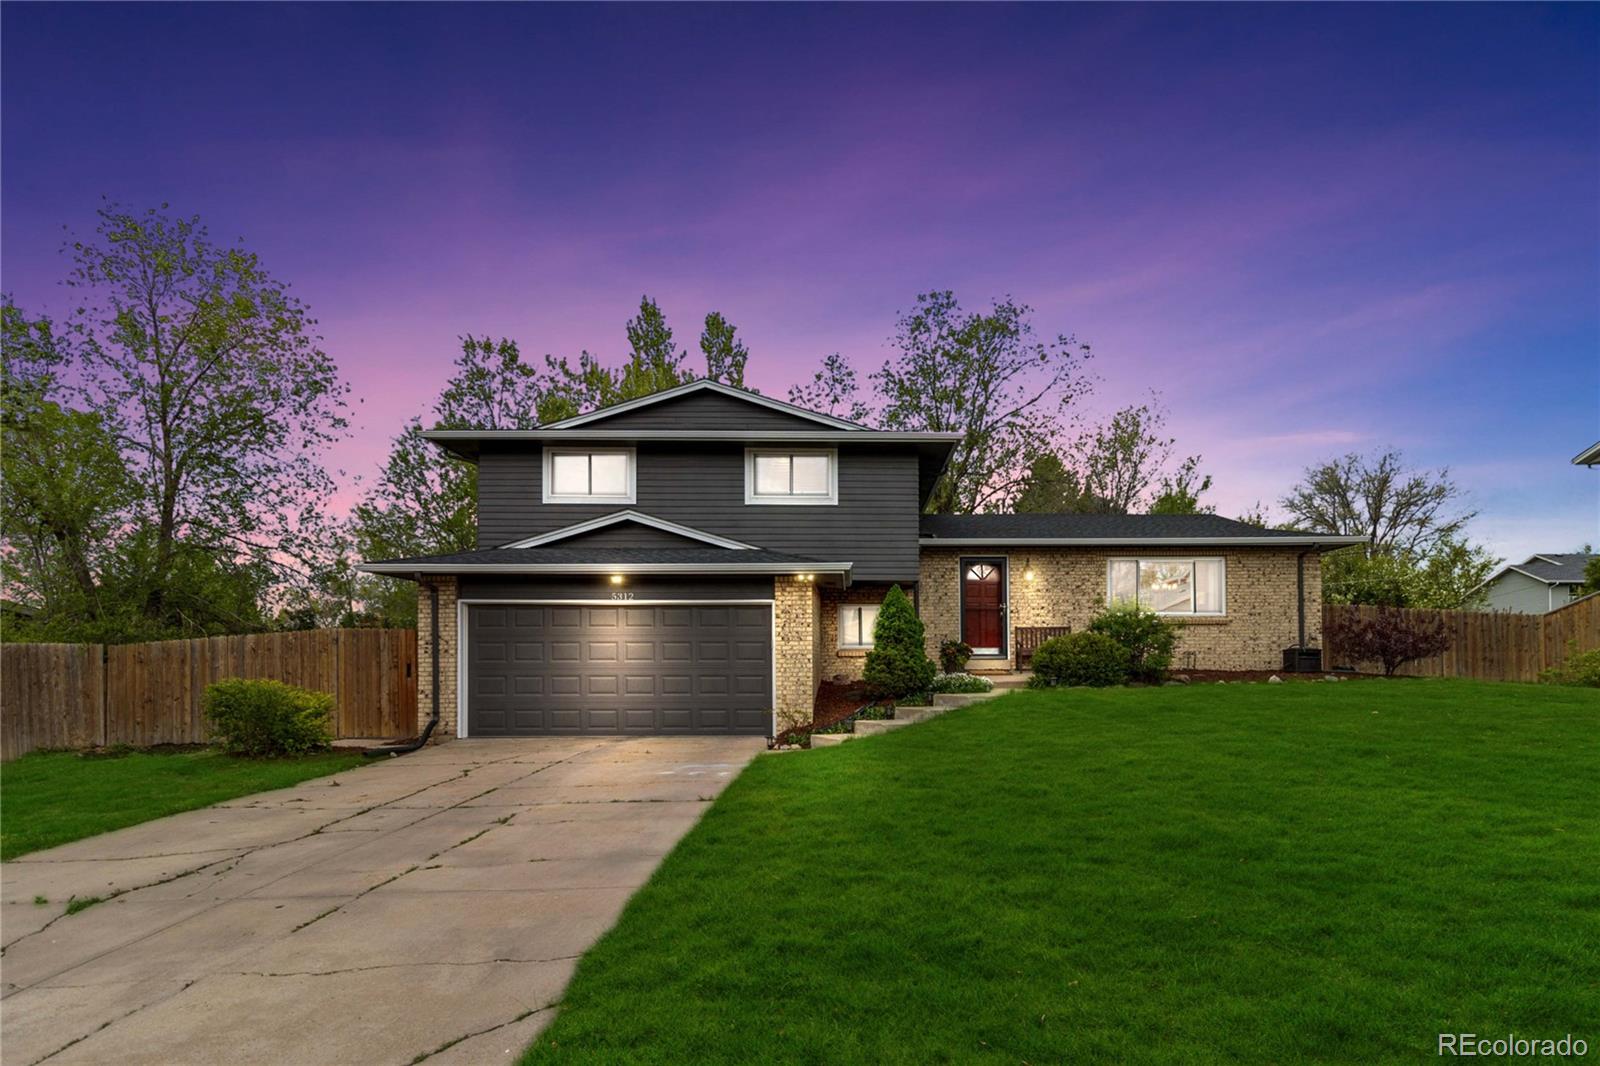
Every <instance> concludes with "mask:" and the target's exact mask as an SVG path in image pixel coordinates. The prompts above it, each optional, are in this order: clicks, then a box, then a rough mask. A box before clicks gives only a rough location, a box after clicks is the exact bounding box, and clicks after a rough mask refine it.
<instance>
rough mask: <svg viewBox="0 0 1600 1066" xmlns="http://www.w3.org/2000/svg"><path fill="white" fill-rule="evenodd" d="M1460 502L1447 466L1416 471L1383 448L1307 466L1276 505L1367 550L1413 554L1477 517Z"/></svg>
mask: <svg viewBox="0 0 1600 1066" xmlns="http://www.w3.org/2000/svg"><path fill="white" fill-rule="evenodd" d="M1463 499H1464V493H1463V492H1462V490H1461V488H1460V486H1458V485H1457V484H1456V483H1455V481H1454V480H1453V479H1452V478H1451V477H1450V471H1449V469H1448V468H1441V469H1439V470H1417V469H1414V468H1412V467H1410V466H1408V465H1407V463H1406V461H1405V457H1404V456H1403V455H1402V454H1401V453H1400V452H1398V451H1394V450H1390V451H1386V452H1379V453H1374V454H1372V455H1366V456H1363V455H1356V454H1354V453H1352V454H1349V455H1345V456H1341V457H1339V458H1337V459H1329V460H1327V461H1325V462H1321V463H1317V464H1316V465H1314V466H1310V467H1307V468H1306V471H1305V475H1304V477H1302V478H1301V480H1300V482H1299V484H1297V485H1295V487H1294V488H1293V489H1291V490H1290V492H1289V494H1288V495H1287V496H1285V497H1284V498H1283V500H1282V501H1281V506H1282V507H1283V509H1284V510H1285V511H1287V512H1289V514H1290V516H1291V517H1292V518H1293V519H1294V521H1295V522H1296V524H1298V525H1299V526H1300V527H1301V528H1304V529H1311V530H1315V531H1317V532H1319V533H1341V534H1345V535H1350V536H1366V537H1369V538H1371V541H1370V543H1369V544H1368V545H1367V548H1366V551H1367V553H1368V554H1369V555H1384V554H1398V555H1402V556H1410V557H1413V558H1420V557H1422V556H1426V555H1429V554H1430V553H1431V552H1432V551H1433V550H1434V548H1435V547H1436V546H1438V545H1439V544H1440V543H1441V542H1444V541H1447V540H1451V539H1454V538H1457V537H1459V536H1460V535H1461V534H1462V533H1463V531H1464V530H1465V528H1466V525H1467V523H1468V522H1470V521H1471V520H1472V519H1473V518H1474V517H1475V516H1476V515H1477V511H1475V510H1473V509H1471V508H1468V507H1465V506H1463Z"/></svg>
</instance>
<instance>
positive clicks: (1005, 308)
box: [872, 291, 1089, 514]
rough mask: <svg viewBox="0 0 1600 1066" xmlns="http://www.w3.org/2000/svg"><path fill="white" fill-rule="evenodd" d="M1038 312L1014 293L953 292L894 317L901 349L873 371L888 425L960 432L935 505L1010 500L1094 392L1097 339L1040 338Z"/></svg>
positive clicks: (925, 297)
mask: <svg viewBox="0 0 1600 1066" xmlns="http://www.w3.org/2000/svg"><path fill="white" fill-rule="evenodd" d="M1030 313H1031V309H1030V308H1028V307H1027V306H1026V305H1025V304H1019V303H1017V302H1015V301H1013V300H1011V299H1009V298H1007V299H1003V300H999V301H997V302H996V303H995V304H994V305H993V306H992V307H991V308H990V309H989V310H987V311H982V312H969V311H965V310H963V309H962V307H961V306H960V304H959V303H958V302H957V301H956V297H955V294H954V293H953V292H949V291H944V292H930V293H923V294H922V295H920V296H918V297H917V304H916V307H915V308H914V309H913V310H912V311H911V312H910V313H908V314H903V315H901V316H900V319H899V320H898V322H897V323H896V332H895V336H894V338H893V343H894V345H895V347H896V348H898V349H899V354H898V355H896V356H894V357H893V358H891V359H890V360H889V361H888V362H887V363H885V364H884V366H883V368H882V369H880V370H879V371H877V372H876V373H874V374H873V375H872V380H873V383H874V385H875V386H876V389H877V392H878V395H879V398H880V400H881V404H880V410H881V421H882V423H883V425H884V427H885V428H887V429H899V430H926V431H940V432H955V433H960V434H961V435H962V436H961V440H960V441H959V442H958V443H957V444H956V447H955V451H954V454H953V455H952V456H951V459H950V463H949V465H948V466H947V467H946V470H945V477H944V479H943V480H942V482H941V483H940V486H939V488H938V489H936V490H935V493H934V497H933V499H932V500H931V501H930V504H929V510H931V511H934V512H940V513H956V514H970V513H973V512H976V511H980V510H984V509H986V508H988V507H992V506H996V505H999V504H1001V503H1003V502H1004V501H1006V500H1009V499H1011V498H1012V497H1013V496H1015V495H1016V493H1017V491H1018V488H1019V483H1020V481H1021V479H1022V477H1023V472H1024V470H1025V469H1026V466H1027V463H1028V460H1029V459H1030V458H1031V457H1032V456H1033V455H1034V454H1036V453H1037V452H1038V451H1039V449H1040V448H1041V447H1042V446H1048V445H1049V443H1050V442H1052V441H1054V440H1055V439H1056V438H1057V437H1058V436H1059V428H1060V419H1061V416H1062V415H1063V414H1064V413H1065V412H1066V411H1067V410H1068V409H1069V408H1070V406H1071V405H1072V403H1073V402H1074V401H1075V400H1076V399H1078V398H1079V397H1080V396H1082V395H1083V394H1084V393H1085V392H1087V391H1088V388H1089V379H1088V377H1087V376H1086V375H1085V373H1084V363H1085V361H1086V360H1087V359H1088V358H1089V346H1088V345H1086V344H1080V343H1078V342H1077V341H1076V340H1074V339H1073V338H1072V337H1070V336H1065V335H1063V336H1059V337H1056V338H1055V339H1054V340H1050V341H1040V340H1037V339H1036V338H1035V336H1034V331H1033V326H1032V324H1031V323H1030V322H1029V320H1028V316H1029V314H1030Z"/></svg>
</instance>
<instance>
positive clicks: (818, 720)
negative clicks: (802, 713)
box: [806, 681, 872, 729]
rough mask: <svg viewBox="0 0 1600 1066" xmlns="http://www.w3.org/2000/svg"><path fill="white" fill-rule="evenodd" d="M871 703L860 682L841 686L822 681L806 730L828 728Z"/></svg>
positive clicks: (865, 687)
mask: <svg viewBox="0 0 1600 1066" xmlns="http://www.w3.org/2000/svg"><path fill="white" fill-rule="evenodd" d="M871 702H872V697H871V696H869V695H867V686H866V685H864V684H863V683H861V682H860V681H850V682H846V683H842V684H841V683H840V682H838V681H824V682H823V683H822V686H821V687H820V688H818V689H817V698H816V702H814V703H813V704H812V705H811V724H810V725H809V726H807V727H806V728H807V729H822V728H823V727H825V726H830V725H832V724H833V723H835V722H837V721H838V720H839V719H841V718H845V717H848V716H850V715H852V714H854V713H856V712H857V711H859V710H860V709H861V708H863V707H865V706H866V705H867V704H869V703H871Z"/></svg>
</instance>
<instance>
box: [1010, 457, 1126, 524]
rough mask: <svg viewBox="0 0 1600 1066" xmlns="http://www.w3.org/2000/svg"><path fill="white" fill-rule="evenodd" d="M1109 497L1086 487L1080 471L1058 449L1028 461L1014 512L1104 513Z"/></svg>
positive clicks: (1014, 502)
mask: <svg viewBox="0 0 1600 1066" xmlns="http://www.w3.org/2000/svg"><path fill="white" fill-rule="evenodd" d="M1108 509H1109V508H1108V505H1107V503H1106V501H1104V500H1101V499H1097V498H1095V497H1094V496H1091V495H1089V494H1088V493H1086V492H1084V491H1083V484H1082V482H1080V481H1079V480H1078V475H1077V472H1076V471H1074V470H1071V469H1069V468H1068V467H1067V465H1066V464H1065V463H1064V462H1062V461H1061V456H1059V455H1057V454H1056V453H1055V452H1049V451H1046V452H1040V453H1039V454H1038V455H1036V456H1034V457H1033V461H1032V462H1030V463H1029V464H1028V470H1027V473H1025V474H1024V475H1023V476H1022V483H1021V485H1020V487H1019V489H1018V491H1017V495H1016V498H1015V499H1013V500H1012V501H1011V511H1012V513H1014V514H1104V513H1106V511H1107V510H1108Z"/></svg>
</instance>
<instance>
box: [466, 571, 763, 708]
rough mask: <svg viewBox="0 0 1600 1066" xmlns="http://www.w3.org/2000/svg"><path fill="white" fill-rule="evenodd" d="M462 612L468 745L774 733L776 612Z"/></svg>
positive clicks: (597, 607) (634, 608)
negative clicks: (491, 740) (472, 740)
mask: <svg viewBox="0 0 1600 1066" xmlns="http://www.w3.org/2000/svg"><path fill="white" fill-rule="evenodd" d="M463 609H464V611H465V612H466V616H465V619H464V622H465V625H464V629H465V633H464V636H465V638H466V647H465V656H464V663H465V674H466V676H465V678H464V680H465V683H466V692H467V699H466V701H465V703H466V707H465V711H466V728H465V733H466V735H468V736H485V737H487V736H540V735H552V734H652V733H659V734H674V733H677V734H693V733H711V734H728V733H742V734H755V735H766V734H768V733H770V732H771V730H772V705H773V683H772V680H773V679H772V608H771V606H770V605H768V604H764V603H714V602H713V603H639V604H633V603H627V602H622V603H596V604H583V603H472V604H467V605H465V606H464V608H463Z"/></svg>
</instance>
